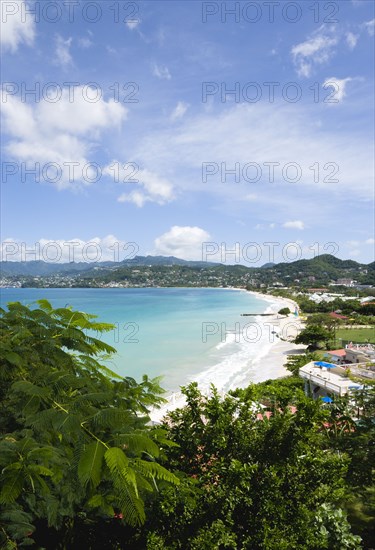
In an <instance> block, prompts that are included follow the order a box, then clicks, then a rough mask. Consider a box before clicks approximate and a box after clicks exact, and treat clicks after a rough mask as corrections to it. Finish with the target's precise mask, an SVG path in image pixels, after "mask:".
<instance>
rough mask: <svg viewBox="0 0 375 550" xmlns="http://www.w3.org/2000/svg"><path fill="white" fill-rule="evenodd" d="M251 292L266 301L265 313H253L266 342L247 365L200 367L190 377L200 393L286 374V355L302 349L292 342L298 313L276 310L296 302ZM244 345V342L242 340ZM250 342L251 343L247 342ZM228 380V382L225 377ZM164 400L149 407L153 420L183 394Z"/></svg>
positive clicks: (181, 400) (298, 322) (292, 306)
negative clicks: (158, 406) (211, 386)
mask: <svg viewBox="0 0 375 550" xmlns="http://www.w3.org/2000/svg"><path fill="white" fill-rule="evenodd" d="M252 294H254V295H255V296H257V297H259V298H261V299H262V300H265V301H268V302H269V304H270V305H269V307H268V308H267V310H266V313H267V314H271V315H267V316H256V317H255V319H256V324H258V326H259V327H260V328H261V330H262V332H263V335H267V337H266V345H265V346H264V345H263V346H262V347H261V348H259V352H258V353H257V354H256V356H255V357H254V359H253V360H252V361H251V365H250V367H249V369H248V370H247V371H246V370H245V371H244V370H243V366H242V365H238V372H237V371H236V368H237V365H236V364H233V363H231V364H230V372H228V368H225V367H226V365H225V362H223V364H222V365H216V366H215V367H214V368H210V369H207V370H206V371H203V372H202V373H201V374H200V375H198V376H195V377H194V378H192V381H196V382H198V386H199V388H200V389H201V391H202V392H203V393H204V394H208V393H209V385H210V384H211V383H212V384H214V385H215V386H216V387H217V389H218V390H219V391H220V392H221V393H222V395H223V396H224V395H225V393H226V391H228V389H234V388H235V387H246V386H247V385H249V384H250V383H252V382H253V383H257V382H263V381H265V380H269V379H276V378H281V377H284V376H288V375H289V374H290V372H289V371H288V370H287V369H286V368H285V366H284V365H285V363H286V361H287V356H288V355H293V354H301V353H304V352H305V349H306V346H303V345H297V344H294V343H293V342H292V340H294V339H295V337H296V335H297V334H298V332H300V330H301V329H302V328H303V323H302V321H301V319H300V317H299V316H295V315H294V314H293V313H291V314H290V315H288V316H282V315H279V314H278V313H277V312H278V311H279V310H280V309H282V308H283V307H289V309H290V310H291V311H292V312H294V311H295V308H296V306H297V304H296V303H295V302H294V301H293V300H290V299H287V298H279V297H274V296H267V295H264V294H261V293H257V292H252ZM252 324H254V321H253V322H252ZM245 345H246V344H245ZM247 345H248V346H251V344H247ZM231 378H232V380H233V381H232V382H229V383H228V380H231ZM167 399H168V403H167V404H166V405H164V406H163V407H162V408H161V409H155V410H154V411H152V414H151V419H152V421H153V422H160V420H161V419H162V418H163V416H164V415H165V414H166V413H167V411H172V410H174V409H176V408H179V407H182V406H184V404H185V397H184V396H183V395H182V394H181V393H180V392H174V393H173V394H170V395H169V396H168V398H167Z"/></svg>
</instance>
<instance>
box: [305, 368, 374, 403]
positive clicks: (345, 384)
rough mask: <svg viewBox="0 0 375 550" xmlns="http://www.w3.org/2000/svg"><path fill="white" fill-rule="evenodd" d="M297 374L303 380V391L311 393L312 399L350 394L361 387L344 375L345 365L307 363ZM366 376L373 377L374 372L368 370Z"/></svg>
mask: <svg viewBox="0 0 375 550" xmlns="http://www.w3.org/2000/svg"><path fill="white" fill-rule="evenodd" d="M299 375H300V377H301V378H303V379H304V381H305V393H306V394H307V395H312V397H313V398H314V399H319V398H324V397H327V396H329V395H337V396H339V397H343V396H345V395H349V396H350V395H351V394H352V392H354V391H356V390H358V389H360V388H361V387H362V386H361V384H359V383H357V382H353V380H351V379H350V378H348V377H347V376H346V375H347V369H346V368H345V367H342V366H337V365H333V364H332V363H325V362H324V361H317V362H314V361H311V362H310V363H307V365H305V366H304V367H301V368H300V369H299ZM368 378H375V372H369V376H368Z"/></svg>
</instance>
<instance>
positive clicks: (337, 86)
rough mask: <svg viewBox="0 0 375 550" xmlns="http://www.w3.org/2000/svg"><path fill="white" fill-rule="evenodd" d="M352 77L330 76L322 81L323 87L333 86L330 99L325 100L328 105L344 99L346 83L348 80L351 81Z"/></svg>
mask: <svg viewBox="0 0 375 550" xmlns="http://www.w3.org/2000/svg"><path fill="white" fill-rule="evenodd" d="M352 80H353V79H352V78H350V77H348V78H341V79H340V78H336V77H334V76H332V77H331V78H326V80H325V81H324V83H323V88H328V87H329V88H333V95H332V97H330V99H329V100H328V101H327V104H328V105H337V104H338V103H340V101H342V100H343V99H344V97H345V96H346V91H345V88H346V85H347V83H348V82H351V81H352Z"/></svg>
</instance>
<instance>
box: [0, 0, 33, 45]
mask: <svg viewBox="0 0 375 550" xmlns="http://www.w3.org/2000/svg"><path fill="white" fill-rule="evenodd" d="M29 7H31V5H30V3H29V2H25V0H12V1H9V0H8V1H2V2H0V10H1V14H0V17H1V19H0V43H1V45H2V46H3V48H4V51H6V50H10V51H11V52H12V53H14V52H16V51H17V49H18V46H19V45H20V44H22V43H24V44H27V45H28V46H31V45H32V44H33V42H34V38H35V21H34V20H33V16H32V14H30V13H27V12H26V9H27V8H29Z"/></svg>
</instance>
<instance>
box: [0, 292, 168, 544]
mask: <svg viewBox="0 0 375 550" xmlns="http://www.w3.org/2000/svg"><path fill="white" fill-rule="evenodd" d="M8 307H9V310H8V311H5V310H1V311H0V314H1V317H0V330H1V333H0V334H1V341H0V343H1V346H0V348H1V355H0V359H1V379H0V397H1V400H0V407H1V411H0V419H1V420H0V430H1V431H0V433H1V440H0V469H1V492H0V504H1V506H2V509H1V516H0V519H1V522H2V524H3V527H2V530H1V535H0V537H1V538H0V540H1V542H2V543H3V544H5V545H8V547H9V548H13V547H16V544H22V545H27V544H33V539H32V537H33V533H34V531H35V529H36V527H35V526H36V523H38V522H39V524H43V523H44V524H45V525H46V526H48V527H50V528H54V529H56V530H59V532H60V540H59V546H56V547H60V546H61V547H63V548H64V547H65V546H66V545H67V544H68V541H69V537H71V536H72V533H73V532H74V527H75V522H76V521H77V516H78V515H79V514H81V517H85V518H87V519H91V520H94V519H95V518H99V517H102V516H103V515H104V516H106V517H110V518H113V517H115V516H116V515H117V516H119V517H122V518H123V519H124V521H125V522H127V523H128V524H130V525H133V526H136V525H140V524H142V523H143V522H144V520H145V512H144V502H143V495H145V494H146V493H149V492H152V491H154V490H155V489H156V488H157V484H158V483H159V481H161V482H169V483H174V484H177V483H178V479H177V477H176V476H174V475H173V474H172V473H170V472H168V471H167V470H166V469H165V468H164V467H163V466H162V465H161V464H159V463H158V458H159V457H160V455H161V452H162V450H161V449H162V447H163V445H165V444H168V442H167V441H166V438H165V432H164V431H163V430H156V431H153V432H152V434H151V432H150V431H149V430H148V429H147V427H146V424H147V422H148V421H149V418H148V415H147V413H148V409H149V407H150V406H152V405H158V404H160V403H161V401H162V397H161V393H162V390H161V388H160V386H159V383H158V380H149V379H148V378H147V376H144V377H143V380H142V382H141V383H140V384H137V383H136V382H135V380H133V379H131V378H121V377H120V376H118V375H116V374H115V373H114V372H112V371H110V370H109V369H108V368H107V367H106V366H105V365H104V360H105V359H106V356H108V354H111V353H113V352H114V351H115V350H114V349H113V348H112V347H111V346H109V345H107V344H105V343H104V342H103V341H101V340H100V339H98V338H96V337H95V336H93V331H95V332H96V333H99V334H100V333H103V332H104V331H108V330H111V329H112V326H111V325H108V324H103V323H97V322H96V321H95V316H93V315H88V314H86V313H82V312H79V311H72V310H71V309H69V308H60V309H53V308H52V306H51V305H50V304H49V303H48V302H47V301H45V300H41V301H39V302H38V307H36V308H35V309H30V308H28V307H25V306H23V305H21V304H20V303H11V304H9V306H8Z"/></svg>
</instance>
